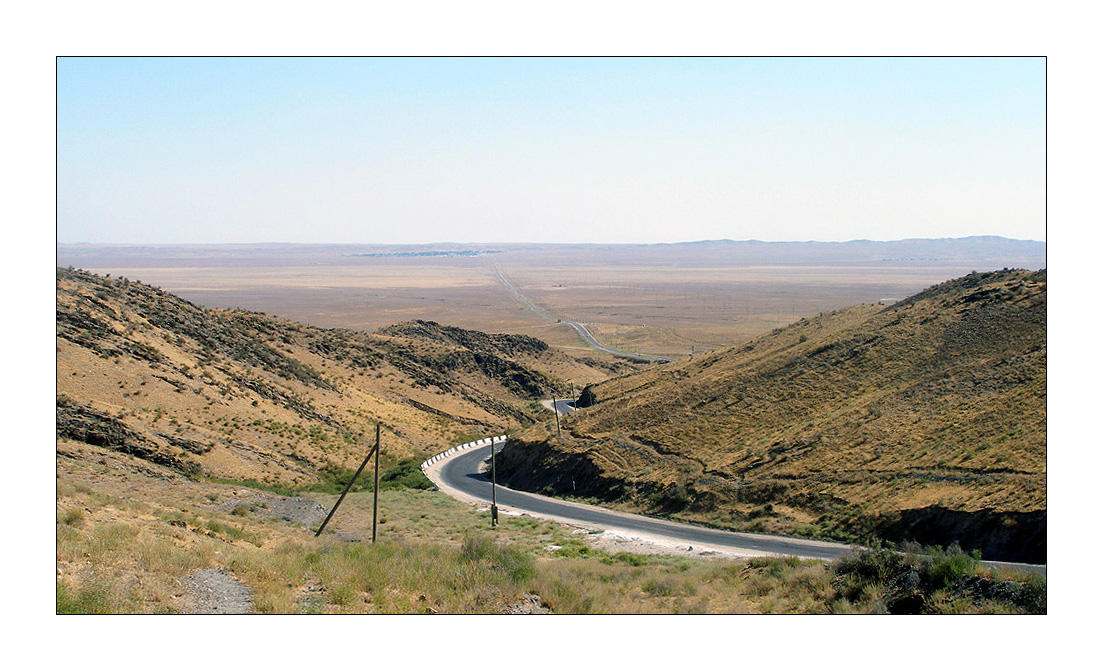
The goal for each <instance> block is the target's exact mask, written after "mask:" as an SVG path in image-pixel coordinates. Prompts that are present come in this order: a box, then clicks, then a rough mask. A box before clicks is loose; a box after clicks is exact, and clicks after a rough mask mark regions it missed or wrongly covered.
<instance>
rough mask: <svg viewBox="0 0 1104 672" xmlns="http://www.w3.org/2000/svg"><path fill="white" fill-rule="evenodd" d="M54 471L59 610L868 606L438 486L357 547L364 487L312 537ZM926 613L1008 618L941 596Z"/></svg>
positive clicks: (108, 472)
mask: <svg viewBox="0 0 1104 672" xmlns="http://www.w3.org/2000/svg"><path fill="white" fill-rule="evenodd" d="M58 474H59V478H58V486H57V497H56V499H57V512H58V520H57V528H56V532H57V609H58V612H59V613H179V612H188V611H190V610H191V609H192V605H191V604H190V603H189V600H188V595H187V592H186V589H185V586H186V585H187V584H186V581H187V577H188V576H189V575H190V574H191V573H192V572H193V571H195V570H197V569H203V568H222V569H225V570H227V571H229V572H230V573H232V574H233V575H234V576H235V577H236V578H237V579H238V580H239V581H241V582H242V583H244V584H245V585H246V586H247V587H248V588H249V589H250V590H251V591H252V594H253V605H254V610H255V611H257V612H260V613H501V612H502V611H504V610H506V609H507V608H508V607H509V606H510V605H513V604H517V603H518V602H519V601H520V600H521V599H522V596H523V595H525V594H526V593H535V594H537V595H539V596H540V597H541V599H542V600H543V602H544V603H545V604H546V605H547V606H549V607H551V608H552V610H553V611H554V612H555V613H623V614H629V613H828V612H829V611H853V612H865V613H869V612H876V611H877V610H878V604H879V603H878V602H877V595H875V594H874V593H873V592H871V593H870V594H864V595H862V596H859V597H857V598H855V599H846V598H840V597H839V596H837V595H836V593H835V589H834V587H833V580H834V574H833V572H832V570H831V569H830V568H827V567H826V566H825V565H824V564H823V563H818V562H801V561H797V560H796V559H793V558H787V559H756V560H751V561H727V560H721V559H695V558H680V557H670V556H663V555H640V554H634V553H625V552H617V553H615V552H611V551H605V550H601V549H597V548H594V547H593V546H591V545H590V544H589V543H588V540H587V536H588V535H579V534H575V533H573V530H571V529H569V528H566V527H563V526H561V525H557V524H553V523H548V522H545V521H539V520H536V519H533V518H529V517H527V516H504V517H503V518H502V520H501V525H500V526H499V527H498V529H497V530H495V531H494V532H492V531H491V530H490V529H489V528H488V525H489V521H488V518H487V513H486V511H483V510H480V509H478V508H476V507H472V506H468V505H464V504H460V503H458V502H456V501H454V500H452V499H450V498H448V497H447V496H445V495H443V494H441V493H439V492H431V491H415V490H387V491H383V492H381V493H380V506H381V525H380V529H379V533H380V541H379V543H377V544H375V545H371V544H366V543H364V542H363V541H358V539H365V538H367V536H369V535H370V532H369V530H370V520H371V495H370V493H353V494H351V495H350V496H349V497H348V498H347V499H346V501H345V503H344V504H343V505H342V508H341V509H340V511H339V513H338V515H337V516H335V517H334V519H333V521H332V522H331V523H330V526H329V527H328V528H327V531H326V533H325V535H323V537H322V538H320V539H316V538H315V537H314V536H313V534H312V532H311V530H309V529H306V528H304V527H302V526H300V525H297V524H294V523H289V522H283V521H280V520H277V519H275V518H273V517H272V516H271V515H270V514H269V512H268V510H267V508H266V507H264V506H249V507H248V510H247V511H242V510H240V509H239V507H240V502H242V501H250V502H263V501H264V500H265V498H270V497H272V495H270V494H269V493H266V492H263V491H254V490H250V489H248V488H243V487H241V486H232V485H221V484H215V483H207V482H200V481H192V480H188V479H185V478H183V477H180V476H178V475H176V474H174V473H173V472H172V471H170V470H167V469H163V468H161V467H156V466H154V467H150V466H149V465H148V464H146V463H143V462H142V461H141V460H138V459H136V458H132V457H127V456H121V455H118V454H115V453H111V452H107V451H100V452H96V451H95V450H94V449H91V448H89V449H88V452H87V454H85V455H84V456H83V457H82V458H71V457H65V456H60V457H59V459H58ZM312 497H314V498H315V499H316V500H317V501H319V502H320V503H322V504H330V503H331V502H332V501H333V499H334V498H333V497H332V496H329V495H312ZM75 511H80V512H81V514H80V515H74V514H73V512H75ZM235 511H237V513H235ZM998 578H1000V579H1002V580H1008V579H1017V580H1018V579H1019V578H1020V577H1015V576H1012V575H1009V576H1001V577H998ZM871 590H873V589H871ZM868 592H869V591H868ZM934 604H935V605H936V607H935V608H937V609H939V610H942V611H955V610H958V611H964V612H971V613H973V612H979V611H987V610H988V611H1012V612H1015V611H1018V609H1017V608H1016V607H1015V606H1014V605H1011V606H1010V605H1009V604H1007V603H1003V602H999V601H989V602H984V601H978V600H976V599H972V598H964V597H963V596H962V595H960V594H958V593H955V592H954V591H950V592H947V593H946V594H945V595H937V596H936V597H935V600H934Z"/></svg>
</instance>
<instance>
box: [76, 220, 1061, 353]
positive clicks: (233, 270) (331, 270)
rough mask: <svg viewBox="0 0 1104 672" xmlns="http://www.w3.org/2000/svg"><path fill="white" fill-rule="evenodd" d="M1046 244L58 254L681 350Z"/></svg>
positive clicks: (208, 292)
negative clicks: (582, 327) (580, 326)
mask: <svg viewBox="0 0 1104 672" xmlns="http://www.w3.org/2000/svg"><path fill="white" fill-rule="evenodd" d="M1045 255H1046V247H1045V243H1038V242H1030V241H1011V240H1007V239H1001V238H984V237H979V238H967V239H957V240H918V241H895V242H888V243H882V242H871V241H854V242H849V243H761V242H756V241H740V242H734V241H707V242H700V243H681V244H673V245H475V244H472V245H465V244H444V245H422V246H352V245H220V246H155V247H140V246H91V245H62V246H59V248H58V265H59V266H62V267H64V266H67V265H72V266H74V267H77V268H83V269H85V270H90V271H93V272H96V273H100V274H107V273H111V274H114V275H123V276H125V277H127V278H130V279H132V280H141V281H142V282H146V283H149V284H153V285H155V286H159V287H161V288H162V289H165V290H167V291H171V292H173V293H175V294H177V295H179V296H182V297H184V298H186V299H189V300H191V301H193V302H195V303H198V304H200V305H203V306H207V307H217V308H234V307H240V308H246V309H250V310H258V311H262V312H266V313H270V314H273V315H278V316H280V317H285V318H288V319H292V320H296V321H300V322H305V323H308V324H311V325H314V326H319V327H346V328H351V329H363V330H373V329H378V328H380V327H384V326H388V325H391V324H396V323H399V322H403V321H406V320H412V319H424V320H433V321H436V322H440V323H442V324H451V325H455V326H459V327H463V328H467V329H477V330H480V331H485V332H508V333H523V334H528V335H531V336H535V337H537V338H540V339H542V340H545V341H547V342H548V343H550V344H552V345H557V346H561V347H565V348H571V349H579V350H584V349H586V348H587V346H586V344H585V343H584V342H583V341H582V340H581V339H580V338H579V336H578V335H577V334H576V333H575V331H574V330H572V329H571V328H570V327H569V326H568V325H566V324H562V323H556V322H552V321H550V320H548V319H545V318H544V317H542V316H540V315H538V314H536V313H535V312H533V311H532V310H530V309H529V308H528V307H526V306H525V305H523V304H522V303H520V302H519V301H517V300H516V299H515V298H514V297H513V296H512V295H511V294H510V293H509V292H508V291H507V289H506V288H505V287H504V286H503V284H502V283H501V282H500V281H499V279H498V275H497V273H496V268H497V269H498V271H500V272H501V273H502V275H504V276H505V277H506V278H508V280H509V281H510V282H511V284H513V286H514V287H515V288H516V289H517V290H518V291H519V292H521V293H522V294H524V295H525V296H526V297H527V298H529V299H530V300H531V301H532V302H533V303H534V304H536V305H537V306H539V307H541V308H542V309H544V310H545V311H547V312H548V313H549V314H551V315H554V316H555V317H557V318H562V319H564V320H571V321H575V322H580V323H584V324H586V325H587V327H588V329H589V330H590V331H591V333H592V334H594V336H595V337H596V338H598V340H599V341H601V342H602V343H604V344H606V345H608V346H610V347H613V348H617V349H621V350H628V351H632V352H643V353H651V354H659V355H666V356H672V357H680V356H685V355H686V354H688V353H689V352H690V351H691V348H693V349H695V350H696V351H699V352H700V351H702V350H709V349H713V348H718V347H723V346H727V345H733V344H737V343H742V342H744V341H747V340H748V339H750V338H753V337H756V336H759V335H761V334H763V333H766V332H769V331H771V330H772V329H775V328H778V327H781V326H784V325H786V324H789V323H791V322H793V321H795V320H797V319H800V318H801V317H805V316H810V315H815V314H816V313H819V312H822V311H825V310H834V309H837V308H843V307H846V306H851V305H854V304H858V303H877V302H879V301H885V300H896V299H899V298H903V297H906V296H909V295H911V294H913V293H915V292H918V291H920V290H922V289H924V288H925V287H928V286H930V285H933V284H935V283H938V282H942V281H944V280H947V279H949V278H952V277H957V276H960V275H963V274H965V273H969V272H970V271H973V270H978V271H983V270H993V269H996V268H1003V267H1006V266H1008V267H1020V268H1029V269H1038V268H1042V267H1045V265H1046V258H1045Z"/></svg>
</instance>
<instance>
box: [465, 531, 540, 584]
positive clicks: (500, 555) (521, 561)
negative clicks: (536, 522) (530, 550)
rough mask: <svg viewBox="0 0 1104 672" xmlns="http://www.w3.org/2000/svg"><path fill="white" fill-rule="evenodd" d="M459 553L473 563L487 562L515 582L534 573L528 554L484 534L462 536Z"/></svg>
mask: <svg viewBox="0 0 1104 672" xmlns="http://www.w3.org/2000/svg"><path fill="white" fill-rule="evenodd" d="M460 553H461V555H462V556H463V557H464V559H466V560H468V561H469V562H471V563H473V564H484V563H486V564H489V565H490V566H491V568H492V569H495V570H498V571H501V572H503V573H505V574H506V575H507V576H509V577H510V580H511V581H513V582H515V583H520V582H521V581H526V580H528V579H531V578H532V577H533V576H534V575H535V573H536V570H535V569H534V567H533V559H532V558H531V557H530V556H529V554H527V553H525V552H524V551H521V550H520V549H518V548H515V547H514V546H504V545H502V544H498V543H495V541H494V540H493V539H491V537H489V536H488V535H486V534H480V535H468V536H466V537H464V541H463V544H462V545H461V547H460Z"/></svg>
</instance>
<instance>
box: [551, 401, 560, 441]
mask: <svg viewBox="0 0 1104 672" xmlns="http://www.w3.org/2000/svg"><path fill="white" fill-rule="evenodd" d="M552 412H553V413H555V414H556V438H557V439H559V438H562V437H561V436H560V409H559V408H557V406H556V393H555V392H552Z"/></svg>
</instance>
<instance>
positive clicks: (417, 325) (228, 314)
mask: <svg viewBox="0 0 1104 672" xmlns="http://www.w3.org/2000/svg"><path fill="white" fill-rule="evenodd" d="M57 330H58V337H57V353H58V354H57V387H58V434H59V436H61V437H63V438H70V439H75V440H80V441H83V442H86V443H94V444H97V445H112V446H116V447H117V448H118V449H119V450H123V451H125V452H128V453H130V454H134V455H138V456H141V457H144V458H146V459H149V460H151V461H154V462H157V463H160V464H165V465H168V466H172V467H174V468H178V469H184V470H187V471H190V472H193V473H197V474H200V473H202V474H204V475H207V476H213V477H219V478H225V479H233V480H236V481H248V480H256V481H258V482H264V483H269V484H277V483H278V484H283V485H286V486H289V487H295V486H305V485H308V484H311V483H316V482H318V481H319V479H321V480H323V481H327V482H332V481H333V480H334V479H335V478H339V477H341V476H342V475H345V474H347V473H348V472H349V470H351V469H353V468H355V466H356V465H357V464H359V462H360V460H361V459H362V458H363V455H364V454H365V452H366V450H367V447H368V446H369V445H370V441H371V440H373V439H374V436H373V435H374V423H376V422H377V421H378V422H382V423H383V424H384V426H385V429H384V433H383V441H384V445H385V450H384V452H383V457H382V459H383V463H384V465H385V466H392V465H393V464H395V463H398V462H400V461H403V460H406V461H408V462H411V463H414V464H417V463H418V462H420V461H421V460H422V459H424V458H425V457H426V456H428V455H429V454H432V453H433V452H435V451H436V450H438V449H439V448H440V447H441V446H444V445H449V444H450V443H454V442H459V441H462V440H466V439H469V438H475V437H481V436H486V435H489V434H494V433H499V432H501V431H503V430H507V429H516V428H519V427H521V426H523V425H526V424H530V423H532V422H534V421H535V420H536V419H537V418H540V417H543V416H544V415H547V414H548V411H547V410H546V409H544V408H542V407H541V406H540V405H539V404H538V403H537V400H538V399H541V398H545V397H547V396H548V394H549V391H550V390H556V391H557V392H558V393H560V394H564V393H566V392H567V390H568V389H569V385H568V382H567V381H568V380H571V381H574V382H575V383H577V384H581V383H584V382H588V381H595V380H601V379H603V378H604V377H606V376H607V375H609V373H610V372H611V371H619V370H625V368H626V367H628V366H629V365H628V364H626V363H617V362H614V361H612V360H611V359H610V358H601V357H597V356H587V357H585V358H582V361H580V360H579V359H575V358H572V357H569V356H567V355H564V354H563V353H561V352H558V351H556V350H554V349H550V348H549V347H548V346H547V345H546V344H544V343H543V342H541V341H539V340H536V339H533V338H529V337H525V336H512V335H488V334H484V333H481V332H472V331H464V330H460V329H455V328H451V327H443V326H441V325H437V324H435V323H430V322H411V323H404V324H400V325H395V326H392V327H388V328H386V329H383V330H381V331H379V332H376V333H363V332H352V331H348V330H323V329H317V328H313V327H308V326H304V325H300V324H296V323H293V322H289V321H287V320H282V319H279V318H273V317H271V316H268V315H264V314H261V313H252V312H246V311H238V310H209V309H202V308H199V307H197V306H195V305H193V304H190V303H188V302H186V301H184V300H181V299H179V298H178V297H175V296H173V295H171V294H168V293H165V292H161V291H158V290H156V289H154V288H152V287H149V286H147V285H143V284H140V283H136V282H130V281H128V280H126V279H123V278H104V277H101V276H96V275H92V274H89V273H82V272H76V271H66V270H61V269H59V270H58V280H57Z"/></svg>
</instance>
